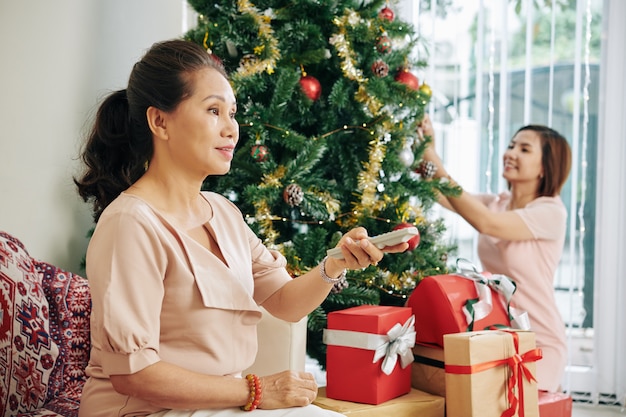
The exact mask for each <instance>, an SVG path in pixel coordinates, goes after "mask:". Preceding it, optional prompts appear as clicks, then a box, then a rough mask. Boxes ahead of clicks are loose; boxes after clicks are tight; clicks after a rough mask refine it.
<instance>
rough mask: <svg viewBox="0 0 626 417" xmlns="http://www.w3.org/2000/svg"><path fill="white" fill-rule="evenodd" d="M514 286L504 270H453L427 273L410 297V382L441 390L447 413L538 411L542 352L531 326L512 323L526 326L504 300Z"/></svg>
mask: <svg viewBox="0 0 626 417" xmlns="http://www.w3.org/2000/svg"><path fill="white" fill-rule="evenodd" d="M465 272H467V271H465ZM514 291H515V284H514V283H512V282H511V281H510V280H508V278H507V277H503V276H493V277H492V276H490V275H489V274H477V273H471V274H467V273H459V274H451V275H439V276H433V277H426V278H424V279H423V280H422V281H421V282H420V283H419V284H418V286H417V287H416V289H415V291H414V292H413V293H412V294H411V296H410V297H409V300H408V302H407V306H409V307H411V308H412V311H413V313H414V315H415V328H416V334H417V335H416V344H415V346H414V347H413V349H412V350H413V355H414V363H413V365H412V369H411V385H412V386H413V387H414V388H416V389H419V390H422V391H425V392H428V393H431V394H434V395H439V396H443V397H445V398H446V415H447V417H457V416H464V417H468V416H486V415H489V416H501V415H503V416H520V417H531V416H539V415H540V414H539V412H540V409H541V406H540V405H541V403H540V401H539V398H538V397H539V396H538V391H537V385H536V381H535V380H534V375H535V362H536V361H537V360H538V359H540V358H541V351H540V350H539V349H536V346H535V339H534V333H532V332H530V331H523V330H519V329H516V330H514V329H513V327H518V328H528V327H529V323H528V321H527V318H526V314H525V313H524V312H520V311H518V310H516V309H515V308H514V307H512V306H511V305H510V300H511V295H512V294H513V292H514ZM485 329H489V330H485ZM561 404H562V402H561ZM553 407H554V406H553ZM553 409H554V408H553ZM542 415H543V413H542ZM545 415H546V416H547V415H548V414H545ZM553 415H554V416H555V417H567V416H568V415H571V413H570V414H553Z"/></svg>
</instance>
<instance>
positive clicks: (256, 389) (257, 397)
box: [240, 374, 263, 411]
mask: <svg viewBox="0 0 626 417" xmlns="http://www.w3.org/2000/svg"><path fill="white" fill-rule="evenodd" d="M246 379H247V380H248V387H249V389H250V394H249V395H248V402H247V403H246V405H242V406H241V407H240V408H241V409H242V410H243V411H253V410H256V408H257V407H258V406H259V403H260V402H261V396H262V395H263V390H262V389H261V380H260V379H259V377H258V376H256V375H255V374H248V375H246Z"/></svg>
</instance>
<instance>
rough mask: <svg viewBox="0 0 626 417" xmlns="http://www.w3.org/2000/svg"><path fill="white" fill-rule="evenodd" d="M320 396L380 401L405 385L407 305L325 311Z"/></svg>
mask: <svg viewBox="0 0 626 417" xmlns="http://www.w3.org/2000/svg"><path fill="white" fill-rule="evenodd" d="M324 343H326V345H327V347H326V396H327V397H328V398H332V399H335V400H343V401H352V402H358V403H365V404H380V403H382V402H385V401H387V400H391V399H393V398H396V397H399V396H401V395H404V394H406V393H408V392H409V391H410V390H411V367H410V365H411V363H412V362H413V353H412V351H411V349H412V348H413V346H414V344H415V327H414V317H413V313H412V311H411V309H410V308H408V307H394V306H373V305H363V306H358V307H351V308H347V309H345V310H339V311H333V312H331V313H329V314H328V322H327V329H325V330H324Z"/></svg>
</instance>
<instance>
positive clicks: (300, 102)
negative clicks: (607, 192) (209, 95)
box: [185, 0, 455, 366]
mask: <svg viewBox="0 0 626 417" xmlns="http://www.w3.org/2000/svg"><path fill="white" fill-rule="evenodd" d="M189 3H190V5H191V6H192V7H193V8H194V9H195V10H196V11H197V12H198V15H199V18H198V24H197V26H196V27H195V28H194V29H192V30H190V31H189V32H188V33H187V34H186V35H185V37H186V38H187V39H189V40H191V41H194V42H197V43H199V44H201V45H203V46H204V47H205V48H206V49H207V51H208V52H209V53H211V54H212V56H213V57H214V58H215V59H217V60H220V61H221V62H222V63H223V64H224V66H225V68H226V69H227V71H228V72H229V74H230V77H231V82H232V85H233V88H234V90H235V94H236V95H237V100H238V107H239V111H238V116H237V119H238V121H239V123H240V139H239V143H238V147H237V152H236V154H235V157H234V159H233V163H232V168H231V171H230V173H229V174H228V175H226V176H221V177H215V178H213V177H210V178H207V180H206V182H205V185H204V186H205V189H207V190H212V191H215V192H218V193H221V194H223V195H225V196H227V197H228V198H230V199H231V200H232V201H233V202H234V203H235V204H237V205H238V207H239V208H240V209H241V210H242V212H243V213H244V215H245V216H246V218H247V220H248V222H249V224H250V226H251V227H252V228H253V230H255V232H256V233H257V234H258V235H259V237H260V238H262V239H263V240H264V243H265V244H266V245H268V246H269V247H272V248H276V249H278V250H280V251H281V252H282V253H283V254H284V255H285V257H286V258H287V261H288V268H289V270H290V272H291V273H292V275H293V276H294V277H297V276H298V275H300V274H301V273H302V272H304V271H307V270H309V269H311V268H313V267H315V266H316V265H318V264H319V262H320V261H321V259H322V258H323V257H324V256H325V254H326V250H327V249H328V248H331V247H334V246H335V244H336V242H337V241H338V240H339V237H340V236H341V234H342V233H343V232H346V231H347V230H349V229H351V228H353V227H355V226H364V227H366V228H367V230H368V232H369V234H370V236H374V235H377V234H381V233H385V232H388V231H390V230H392V229H393V228H396V227H405V226H407V225H411V226H416V227H417V228H418V230H419V232H420V236H419V245H418V246H417V247H416V248H415V249H414V250H410V251H407V252H405V253H402V254H389V255H386V256H385V258H384V259H383V261H382V262H380V263H379V265H378V266H377V267H374V266H370V267H368V268H366V269H364V270H361V271H350V272H349V273H348V283H347V285H344V286H341V287H336V288H334V289H333V292H332V293H331V294H330V295H329V296H328V298H327V299H326V301H325V302H324V303H323V304H322V305H321V306H320V307H319V308H318V309H317V310H316V311H314V312H313V313H312V314H310V315H309V318H308V341H307V351H308V354H309V355H310V356H311V357H313V358H315V359H317V360H318V361H319V362H320V364H321V365H322V366H324V365H325V345H324V344H323V343H322V331H323V329H324V328H325V326H326V316H327V314H328V313H329V312H331V311H334V310H338V309H344V308H348V307H352V306H356V305H361V304H384V305H404V303H405V302H406V298H407V297H408V295H409V294H410V293H411V291H412V289H413V288H414V287H415V285H416V283H417V282H418V281H419V280H420V279H421V278H422V277H424V276H429V275H436V274H441V273H444V272H446V268H447V266H446V265H447V264H446V261H447V257H448V253H449V252H450V251H451V250H453V249H454V248H452V247H450V246H448V245H446V244H444V243H442V240H443V239H442V234H443V232H444V231H445V227H444V225H443V223H442V221H441V220H439V219H432V218H431V217H433V216H428V211H429V209H430V208H431V207H432V205H433V204H434V201H435V197H436V193H437V190H439V191H441V192H443V193H446V194H449V193H454V192H455V190H454V189H453V188H452V187H450V186H449V185H448V184H446V183H445V182H440V181H425V180H423V179H422V177H421V175H420V171H421V170H420V167H422V166H423V165H421V164H420V163H421V155H422V154H423V152H424V146H425V145H426V143H427V140H428V138H425V139H422V140H420V139H419V138H418V137H417V135H416V124H417V123H419V122H420V121H421V119H422V118H423V116H424V111H425V108H426V106H427V105H428V103H429V100H430V96H431V91H430V88H429V86H428V85H427V84H426V83H423V82H422V83H420V81H419V80H418V78H417V77H416V76H415V73H416V71H418V70H419V69H420V68H422V67H424V66H425V64H426V63H425V62H424V61H419V60H417V59H414V58H412V54H411V52H412V51H413V50H415V48H416V47H419V46H420V45H419V42H420V39H419V38H418V37H417V36H416V34H415V30H414V28H413V27H412V26H411V24H409V23H407V22H403V21H402V20H400V19H398V18H397V17H396V16H395V13H394V10H393V9H394V6H393V5H391V4H389V3H388V2H386V1H384V0H372V1H367V0H333V1H318V0H296V1H293V0H256V1H255V2H254V4H253V3H252V2H250V1H248V0H238V1H232V0H221V1H215V0H210V1H208V0H189ZM414 243H416V242H414Z"/></svg>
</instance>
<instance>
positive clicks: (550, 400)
mask: <svg viewBox="0 0 626 417" xmlns="http://www.w3.org/2000/svg"><path fill="white" fill-rule="evenodd" d="M571 416H572V397H571V396H569V395H567V394H564V393H562V392H547V391H539V417H571Z"/></svg>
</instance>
